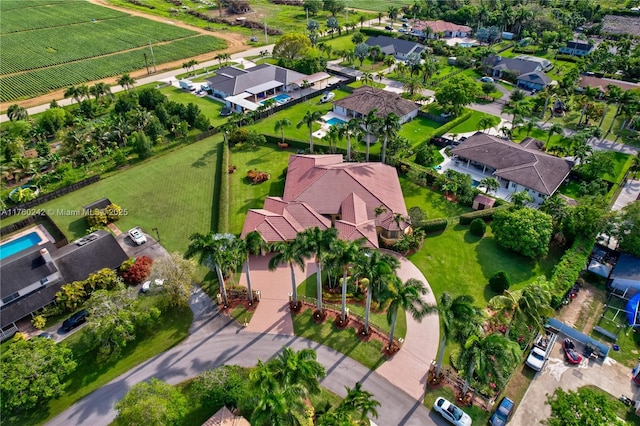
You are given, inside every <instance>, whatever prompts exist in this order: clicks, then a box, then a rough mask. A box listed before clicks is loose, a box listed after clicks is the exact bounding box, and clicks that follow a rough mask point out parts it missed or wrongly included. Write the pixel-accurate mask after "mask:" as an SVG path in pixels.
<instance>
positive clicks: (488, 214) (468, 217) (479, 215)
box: [460, 205, 510, 225]
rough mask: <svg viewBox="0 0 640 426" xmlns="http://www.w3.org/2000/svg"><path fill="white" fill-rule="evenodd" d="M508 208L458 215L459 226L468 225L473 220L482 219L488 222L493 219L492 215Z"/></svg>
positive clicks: (505, 206)
mask: <svg viewBox="0 0 640 426" xmlns="http://www.w3.org/2000/svg"><path fill="white" fill-rule="evenodd" d="M509 207H510V206H508V205H503V206H499V207H494V208H491V209H485V210H477V211H475V212H470V213H464V214H461V215H460V225H470V224H471V222H473V220H474V219H482V220H484V221H485V222H488V221H490V220H492V219H493V215H494V214H495V213H496V212H497V211H500V210H505V209H508V208H509Z"/></svg>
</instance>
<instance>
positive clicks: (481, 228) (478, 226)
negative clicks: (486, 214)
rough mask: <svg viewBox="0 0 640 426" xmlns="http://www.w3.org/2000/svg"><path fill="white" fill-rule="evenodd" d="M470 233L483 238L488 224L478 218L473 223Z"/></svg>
mask: <svg viewBox="0 0 640 426" xmlns="http://www.w3.org/2000/svg"><path fill="white" fill-rule="evenodd" d="M469 231H470V232H471V233H472V234H473V235H475V236H477V237H482V236H483V235H484V233H485V232H487V224H486V223H485V222H484V220H483V219H481V218H479V217H477V218H475V219H473V221H472V222H471V226H470V227H469Z"/></svg>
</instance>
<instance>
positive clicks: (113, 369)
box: [2, 297, 193, 425]
mask: <svg viewBox="0 0 640 426" xmlns="http://www.w3.org/2000/svg"><path fill="white" fill-rule="evenodd" d="M152 302H153V301H152V298H151V297H148V298H145V302H144V303H152ZM192 318H193V314H192V312H191V310H190V309H188V308H187V309H170V310H167V311H166V312H163V313H162V315H161V316H160V318H159V319H158V323H159V324H163V326H162V327H158V328H157V329H156V330H155V331H154V332H153V334H151V335H149V336H145V337H141V338H139V339H138V340H136V341H133V342H130V343H129V344H128V345H127V347H126V348H125V349H124V350H123V354H122V357H120V358H119V359H118V360H117V361H114V362H110V363H96V355H95V353H94V352H93V351H91V352H88V351H87V350H86V349H85V348H84V346H83V344H82V343H81V341H80V340H81V337H82V334H83V332H82V331H79V332H78V333H75V334H73V335H72V336H70V337H68V338H67V339H65V340H64V343H65V344H66V345H68V346H69V347H70V348H71V350H72V351H73V353H74V357H75V359H76V361H77V363H78V366H77V367H76V370H75V371H74V372H73V374H72V375H71V376H70V377H69V378H68V379H67V381H66V383H65V384H66V390H65V393H64V394H63V396H62V397H60V398H58V399H55V400H53V401H51V402H49V404H47V405H45V406H44V407H41V408H40V409H39V410H37V411H36V412H33V413H31V414H30V415H25V416H20V417H18V418H8V417H4V416H3V419H2V424H3V425H4V424H7V425H26V424H29V425H35V424H43V423H45V422H47V421H48V420H50V419H51V418H53V417H54V416H56V415H58V414H60V413H61V412H62V411H64V410H65V409H67V408H68V407H70V406H71V405H72V404H73V403H75V402H76V401H78V400H79V399H81V398H83V397H84V396H86V395H88V394H90V393H91V392H93V391H94V390H96V389H98V388H99V387H101V386H104V385H105V384H107V383H109V382H110V381H111V380H113V379H115V378H116V377H118V376H119V375H121V374H123V373H125V372H126V371H129V370H130V369H132V368H133V367H135V366H136V365H138V364H140V363H142V362H143V361H145V360H147V359H149V358H152V357H154V356H156V355H157V354H159V353H161V352H164V351H166V350H167V349H169V348H171V347H173V346H175V345H177V344H178V343H180V342H181V341H182V340H184V339H185V338H186V337H187V336H188V333H189V326H190V325H191V320H192Z"/></svg>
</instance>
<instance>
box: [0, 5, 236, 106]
mask: <svg viewBox="0 0 640 426" xmlns="http://www.w3.org/2000/svg"><path fill="white" fill-rule="evenodd" d="M89 2H91V3H93V4H96V5H98V6H103V7H108V8H110V9H114V10H118V11H120V12H124V13H127V14H129V15H133V16H139V17H142V18H146V19H150V20H152V21H157V22H162V23H164V24H169V25H175V26H177V27H181V28H185V29H188V30H191V31H196V32H198V33H200V34H203V35H209V36H214V37H218V38H221V39H223V40H225V41H226V42H227V48H225V49H222V50H215V51H212V52H209V53H204V54H202V55H197V56H192V57H189V58H183V59H180V60H178V61H173V62H166V63H163V64H158V65H157V67H156V68H157V72H156V73H155V74H160V73H162V72H164V71H170V70H173V69H178V68H181V67H182V64H183V63H184V62H185V61H187V60H189V59H195V60H196V61H198V62H204V61H210V60H212V59H214V58H215V56H216V55H217V54H218V53H229V54H232V53H237V52H241V51H243V50H245V49H246V48H247V47H248V44H247V37H246V36H244V35H242V34H238V33H234V32H232V31H228V32H227V31H207V30H205V29H204V28H199V27H194V26H191V25H187V24H185V23H184V22H180V21H171V20H168V19H166V18H163V17H162V16H155V15H149V14H146V13H143V12H140V11H138V10H131V9H126V8H123V7H119V6H114V5H111V4H109V3H107V2H105V1H104V0H89ZM117 53H120V52H117ZM129 74H130V75H131V77H133V78H134V79H138V78H141V77H148V76H149V75H148V74H147V71H146V70H145V69H140V70H137V71H132V72H130V73H129ZM117 79H118V77H109V78H103V79H101V80H95V81H88V82H86V84H87V85H94V84H96V83H98V82H103V83H107V84H109V85H115V84H116V80H117ZM65 90H66V89H60V90H56V91H53V92H49V93H47V94H46V95H41V96H38V97H35V98H30V99H25V100H22V101H12V102H4V103H0V111H5V110H7V109H8V108H9V106H10V105H13V104H16V103H17V104H18V105H20V106H22V107H24V108H31V107H34V106H38V105H43V104H48V103H50V102H51V101H52V100H54V99H55V100H58V99H62V98H64V92H65Z"/></svg>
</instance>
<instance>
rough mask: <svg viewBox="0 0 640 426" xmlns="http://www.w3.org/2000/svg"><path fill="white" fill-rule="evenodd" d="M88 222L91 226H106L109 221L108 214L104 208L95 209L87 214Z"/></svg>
mask: <svg viewBox="0 0 640 426" xmlns="http://www.w3.org/2000/svg"><path fill="white" fill-rule="evenodd" d="M86 218H87V223H88V224H89V227H91V228H99V227H101V226H105V225H106V224H107V222H108V219H107V215H106V214H104V212H103V211H102V210H99V209H93V210H91V211H90V212H89V214H88V215H87V216H86Z"/></svg>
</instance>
